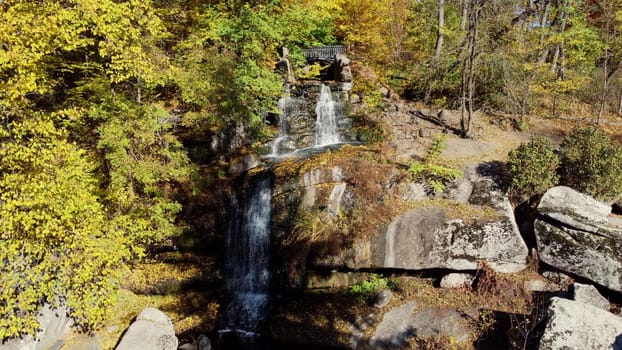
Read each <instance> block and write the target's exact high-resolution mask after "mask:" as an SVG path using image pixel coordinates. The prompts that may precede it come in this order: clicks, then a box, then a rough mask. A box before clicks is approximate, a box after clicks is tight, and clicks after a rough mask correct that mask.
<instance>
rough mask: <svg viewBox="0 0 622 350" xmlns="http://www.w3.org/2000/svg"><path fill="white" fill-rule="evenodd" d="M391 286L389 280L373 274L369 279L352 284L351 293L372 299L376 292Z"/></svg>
mask: <svg viewBox="0 0 622 350" xmlns="http://www.w3.org/2000/svg"><path fill="white" fill-rule="evenodd" d="M387 287H389V280H388V279H387V278H385V277H378V275H376V274H372V275H371V276H370V277H369V279H367V280H365V281H361V282H359V283H357V284H355V285H353V286H350V293H351V294H353V295H355V296H358V297H360V298H363V299H367V300H369V299H371V298H372V297H373V296H374V295H376V293H378V292H380V291H381V290H383V289H385V288H387Z"/></svg>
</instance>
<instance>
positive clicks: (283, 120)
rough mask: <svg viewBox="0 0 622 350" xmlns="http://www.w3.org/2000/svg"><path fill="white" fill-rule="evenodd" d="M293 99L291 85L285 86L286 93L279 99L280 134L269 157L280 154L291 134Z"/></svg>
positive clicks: (273, 143)
mask: <svg viewBox="0 0 622 350" xmlns="http://www.w3.org/2000/svg"><path fill="white" fill-rule="evenodd" d="M292 102H293V99H292V98H291V95H290V87H289V85H286V86H285V95H284V96H283V97H281V99H279V136H277V137H276V138H275V139H274V141H272V150H271V152H270V154H269V155H268V156H269V157H276V156H278V155H279V154H280V147H281V143H283V141H285V140H287V139H288V137H289V135H288V134H287V129H288V125H287V118H288V116H289V114H290V109H291V108H292Z"/></svg>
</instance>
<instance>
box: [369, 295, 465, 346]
mask: <svg viewBox="0 0 622 350" xmlns="http://www.w3.org/2000/svg"><path fill="white" fill-rule="evenodd" d="M415 308H416V303H415V302H410V303H407V304H404V305H402V306H400V307H396V308H394V309H392V310H391V311H389V312H387V313H386V314H385V315H384V317H383V319H382V322H380V324H379V325H378V327H377V328H376V332H375V333H374V336H373V337H372V338H371V340H370V345H371V347H372V348H373V349H397V348H400V347H401V346H404V345H406V344H408V340H409V339H410V338H413V337H439V336H446V337H451V338H453V339H455V340H456V341H457V342H459V343H460V342H464V341H466V340H468V339H469V334H470V333H471V331H472V330H471V328H470V327H469V322H470V321H472V320H471V318H470V317H468V316H465V315H464V313H462V312H458V311H456V310H453V309H447V308H425V309H423V310H419V311H417V312H416V313H415V312H414V311H415Z"/></svg>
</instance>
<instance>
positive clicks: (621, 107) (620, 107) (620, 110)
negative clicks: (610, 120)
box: [618, 87, 622, 116]
mask: <svg viewBox="0 0 622 350" xmlns="http://www.w3.org/2000/svg"><path fill="white" fill-rule="evenodd" d="M621 115H622V87H620V98H619V99H618V116H621Z"/></svg>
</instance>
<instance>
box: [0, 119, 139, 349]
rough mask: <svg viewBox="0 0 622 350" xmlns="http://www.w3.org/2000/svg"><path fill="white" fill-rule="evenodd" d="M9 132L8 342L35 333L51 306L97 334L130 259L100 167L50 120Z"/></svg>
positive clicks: (5, 152)
mask: <svg viewBox="0 0 622 350" xmlns="http://www.w3.org/2000/svg"><path fill="white" fill-rule="evenodd" d="M2 134H3V136H4V137H3V147H2V148H0V159H1V161H0V220H1V221H2V227H1V228H0V261H3V264H2V265H1V266H0V284H1V285H2V286H3V288H2V290H1V291H0V316H2V317H0V339H4V338H7V337H14V336H18V335H21V334H26V333H30V334H32V333H34V332H35V330H36V329H37V327H38V324H37V320H36V316H37V311H38V309H39V308H40V306H41V305H42V303H43V302H44V301H47V302H50V303H64V304H66V305H67V306H68V307H69V308H70V309H71V315H72V317H73V318H74V319H75V320H76V321H77V322H78V324H79V325H81V326H83V327H85V328H92V327H93V326H95V325H97V324H98V323H99V322H101V321H102V320H104V319H105V318H106V317H107V316H109V313H108V312H109V310H110V306H111V305H112V303H113V301H114V297H115V293H116V288H117V281H118V278H119V273H120V269H119V268H120V267H121V266H122V262H123V259H124V258H126V257H128V249H127V243H128V241H127V240H126V238H125V237H124V235H123V233H122V232H121V231H119V230H117V229H116V228H115V227H114V226H112V225H110V222H109V221H108V220H107V215H106V212H105V210H104V208H103V206H102V205H101V203H100V202H99V201H98V197H97V181H96V178H95V177H94V174H93V171H94V170H95V167H94V164H93V163H92V162H91V161H90V160H89V159H88V157H86V155H85V152H84V151H82V150H80V149H78V148H77V147H76V145H74V144H71V143H68V142H66V141H65V140H64V139H63V133H62V131H60V130H58V129H56V128H55V126H54V124H53V123H52V121H51V120H50V118H48V117H45V116H44V115H31V116H29V118H28V119H26V120H25V121H23V122H13V123H10V124H8V127H6V128H3V129H2Z"/></svg>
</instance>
